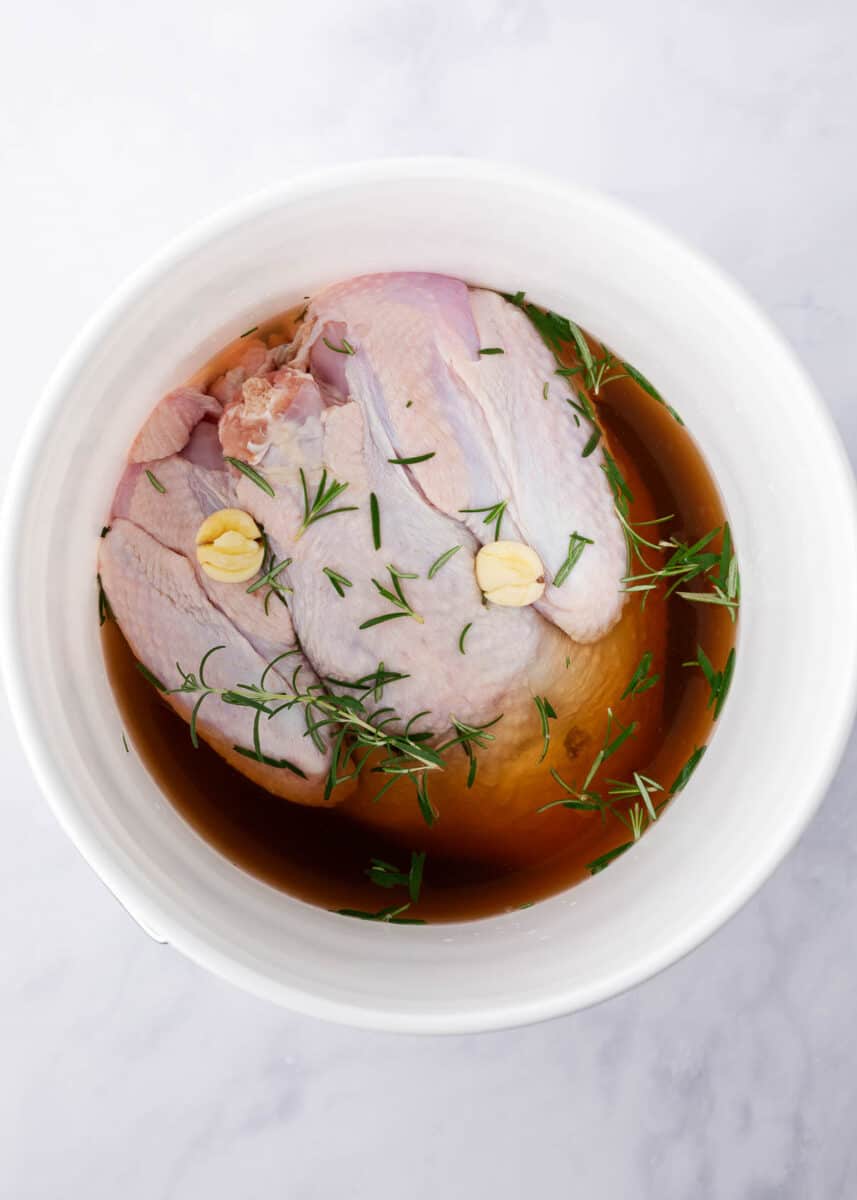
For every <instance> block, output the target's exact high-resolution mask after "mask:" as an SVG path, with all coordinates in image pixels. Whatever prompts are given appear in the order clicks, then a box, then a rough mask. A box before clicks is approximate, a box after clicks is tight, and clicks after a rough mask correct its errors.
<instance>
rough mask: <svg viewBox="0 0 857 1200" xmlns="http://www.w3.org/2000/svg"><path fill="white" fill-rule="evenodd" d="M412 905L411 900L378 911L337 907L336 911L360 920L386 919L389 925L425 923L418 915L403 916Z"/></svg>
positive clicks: (340, 914)
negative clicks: (371, 911)
mask: <svg viewBox="0 0 857 1200" xmlns="http://www.w3.org/2000/svg"><path fill="white" fill-rule="evenodd" d="M410 907H411V904H410V901H408V903H407V904H399V905H395V904H393V905H391V906H390V907H389V908H379V909H378V911H377V912H374V913H370V912H362V911H361V910H360V909H359V908H335V909H332V910H331V911H332V912H335V913H336V914H337V916H340V917H356V918H357V919H358V920H360V921H385V922H386V923H387V924H388V925H425V921H421V920H419V919H418V918H416V917H403V916H401V913H403V912H407V911H408V909H409V908H410Z"/></svg>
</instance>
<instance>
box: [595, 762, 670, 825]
mask: <svg viewBox="0 0 857 1200" xmlns="http://www.w3.org/2000/svg"><path fill="white" fill-rule="evenodd" d="M632 778H633V782H632V783H622V782H621V781H620V780H618V779H611V780H610V781H609V785H610V786H609V788H608V793H609V795H610V797H611V798H612V799H613V800H628V799H630V798H631V797H633V796H640V797H641V799H642V801H643V804H644V805H645V806H646V812H647V813H648V814H649V820H650V821H656V820H657V819H658V813H657V809H656V808H655V805H654V803H653V801H652V792H662V791H663V790H664V789H663V788H662V787H661V785H660V784H659V783H658V782H657V780H655V779H649V777H648V776H647V775H641V774H640V773H639V772H638V771H634V772H632Z"/></svg>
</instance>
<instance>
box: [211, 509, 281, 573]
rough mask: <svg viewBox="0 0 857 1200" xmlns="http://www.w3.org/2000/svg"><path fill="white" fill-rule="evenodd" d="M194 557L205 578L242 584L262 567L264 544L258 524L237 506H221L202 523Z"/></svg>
mask: <svg viewBox="0 0 857 1200" xmlns="http://www.w3.org/2000/svg"><path fill="white" fill-rule="evenodd" d="M196 543H197V546H196V557H197V562H198V563H199V565H200V566H201V567H202V569H203V571H204V572H205V574H206V575H207V576H208V577H209V579H216V580H218V581H219V582H221V583H245V582H246V581H247V580H248V579H252V578H253V576H254V575H256V574H257V573H258V571H259V569H260V568H261V566H262V563H263V561H264V558H265V547H264V544H263V542H262V533H261V530H260V529H259V526H258V525H257V524H256V522H255V521H254V520H253V518H252V517H251V516H250V514H249V513H246V512H243V511H242V510H241V509H240V508H221V509H219V510H218V511H217V512H214V513H211V515H210V516H208V517H206V519H205V520H204V521H203V522H202V524H201V525H200V527H199V529H198V530H197V534H196Z"/></svg>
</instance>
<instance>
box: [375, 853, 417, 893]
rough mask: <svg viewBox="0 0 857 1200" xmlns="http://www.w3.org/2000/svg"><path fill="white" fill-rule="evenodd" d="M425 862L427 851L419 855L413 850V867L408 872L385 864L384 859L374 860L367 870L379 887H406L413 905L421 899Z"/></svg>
mask: <svg viewBox="0 0 857 1200" xmlns="http://www.w3.org/2000/svg"><path fill="white" fill-rule="evenodd" d="M425 861H426V856H425V851H422V852H420V853H417V851H416V850H412V851H411V865H410V867H409V868H408V870H407V872H404V871H400V870H399V868H398V867H394V866H393V865H392V864H391V863H388V862H384V860H383V859H380V858H373V859H372V863H371V866H369V867H367V868H366V874H367V875H368V876H369V879H370V880H371V881H372V883H375V884H377V885H378V887H383V888H394V887H406V888H407V889H408V895H409V896H410V899H411V904H416V903H417V902H418V901H419V898H420V889H421V887H422V882H423V867H424V866H425Z"/></svg>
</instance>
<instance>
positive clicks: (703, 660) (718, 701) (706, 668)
mask: <svg viewBox="0 0 857 1200" xmlns="http://www.w3.org/2000/svg"><path fill="white" fill-rule="evenodd" d="M683 665H684V666H686V667H697V666H698V667H699V669H700V670H701V671H702V673H703V675H704V676H705V680H706V682H707V684H708V686H709V688H710V689H711V691H710V694H709V697H708V707H709V708H710V707H711V705H712V704H713V705H714V720H715V721H716V720H717V718H718V717H719V716H720V710H721V709H722V708H723V705H724V703H725V702H726V697H727V695H728V694H729V685H730V684H731V682H732V672H733V671H734V670H735V647H734V646H733V647H732V649H731V650H730V651H729V654H728V656H727V658H726V662H725V663H724V664H723V670H722V671H715V669H714V667H713V666H712V663H711V660H710V659H709V657H708V655H707V654H706V653H705V651H704V650H703V648H702V647H701V646H697V647H696V658H695V659H693V660H692V661H691V662H686V663H684V664H683Z"/></svg>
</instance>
